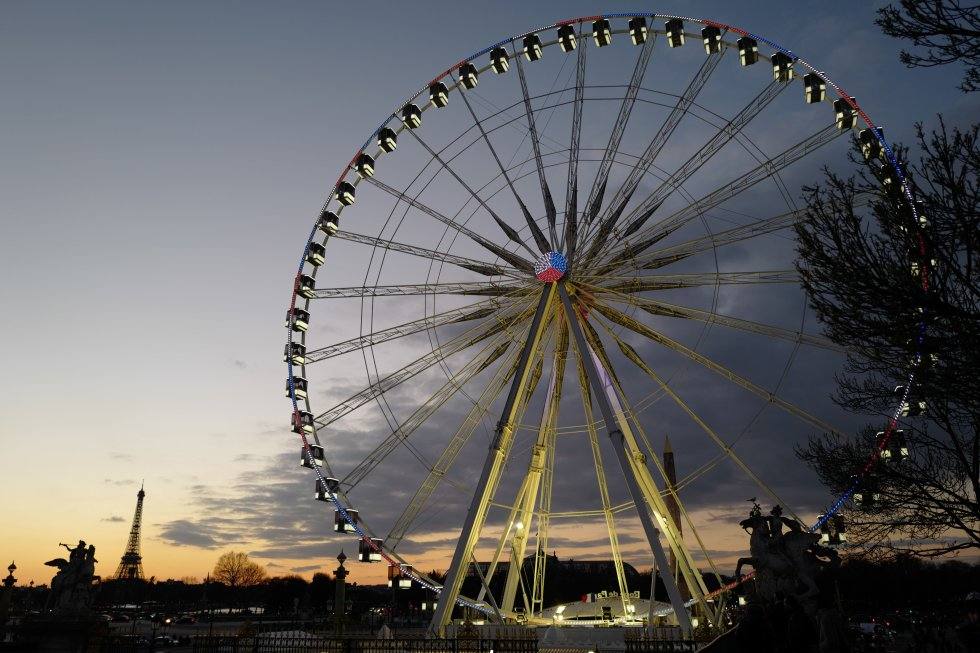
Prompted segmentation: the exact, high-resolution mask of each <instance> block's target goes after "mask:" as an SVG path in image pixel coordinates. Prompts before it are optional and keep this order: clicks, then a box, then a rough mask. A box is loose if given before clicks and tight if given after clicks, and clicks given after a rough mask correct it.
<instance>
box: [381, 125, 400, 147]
mask: <svg viewBox="0 0 980 653" xmlns="http://www.w3.org/2000/svg"><path fill="white" fill-rule="evenodd" d="M378 147H380V148H381V149H382V150H384V151H385V152H394V151H395V148H396V147H398V135H397V134H395V130H394V129H392V128H391V127H382V128H381V129H379V130H378Z"/></svg>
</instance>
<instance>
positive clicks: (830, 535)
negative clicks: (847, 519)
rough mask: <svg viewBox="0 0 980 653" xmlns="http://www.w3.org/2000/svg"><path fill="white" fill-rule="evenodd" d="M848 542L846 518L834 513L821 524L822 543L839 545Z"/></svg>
mask: <svg viewBox="0 0 980 653" xmlns="http://www.w3.org/2000/svg"><path fill="white" fill-rule="evenodd" d="M846 542H847V532H846V525H845V523H844V518H843V517H841V516H840V515H834V516H833V517H831V518H830V519H828V520H826V521H825V522H824V523H823V524H821V525H820V544H823V545H824V546H838V545H840V544H845V543H846Z"/></svg>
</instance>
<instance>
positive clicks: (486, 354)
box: [340, 335, 512, 491]
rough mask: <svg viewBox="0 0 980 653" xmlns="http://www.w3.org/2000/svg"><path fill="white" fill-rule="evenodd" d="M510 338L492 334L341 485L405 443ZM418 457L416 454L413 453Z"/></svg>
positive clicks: (349, 485)
mask: <svg viewBox="0 0 980 653" xmlns="http://www.w3.org/2000/svg"><path fill="white" fill-rule="evenodd" d="M511 342H512V341H511V340H510V339H509V338H507V337H506V336H501V335H498V336H496V337H495V338H493V339H492V340H491V341H490V343H489V344H487V346H486V347H484V348H483V350H482V351H480V352H479V353H478V354H477V355H475V356H474V357H473V358H471V359H470V360H469V361H467V363H466V364H465V365H464V366H463V367H462V368H460V370H459V371H458V372H456V373H455V374H454V375H453V376H452V377H450V378H449V379H448V380H447V381H446V382H445V383H444V384H443V385H442V386H441V387H440V388H439V389H438V390H436V392H434V393H433V394H432V396H430V397H429V398H428V399H426V400H425V401H424V402H422V403H421V405H419V407H418V408H417V409H416V410H415V412H413V413H412V415H411V416H409V417H408V419H406V420H405V421H404V422H402V423H401V424H399V425H398V427H397V428H395V429H393V430H392V432H391V433H390V434H389V435H388V437H386V438H385V439H384V440H382V441H381V442H380V443H379V444H378V445H377V446H376V447H375V448H374V449H372V450H371V452H370V453H368V455H367V456H365V457H364V458H363V459H362V460H361V462H359V463H358V464H357V465H355V466H354V468H353V469H352V470H351V471H350V472H348V474H347V475H346V476H345V477H344V478H342V479H341V481H340V482H341V485H343V486H345V487H347V488H348V491H350V490H351V489H353V488H354V487H356V486H357V484H358V483H360V482H361V481H363V480H364V478H365V477H366V476H367V475H368V474H370V473H371V471H372V470H374V468H375V467H377V466H378V465H380V464H381V463H382V462H383V461H384V460H385V458H387V457H388V456H389V455H390V454H391V453H392V452H393V451H395V450H396V449H397V448H398V446H399V445H402V444H407V443H408V439H409V438H410V437H411V436H412V434H414V433H415V431H416V430H417V429H418V428H419V427H420V426H422V425H423V424H424V423H425V421H426V420H428V419H429V418H430V417H431V416H432V415H433V414H435V412H436V411H437V410H439V409H440V408H441V407H442V406H443V405H445V404H446V402H447V401H449V400H450V399H452V398H453V397H454V396H455V395H456V393H457V392H458V391H459V390H461V389H462V388H463V386H465V385H466V384H467V383H469V382H470V381H471V380H472V379H473V378H474V377H475V376H476V375H477V374H479V373H480V372H482V371H483V370H485V369H487V368H488V367H490V366H491V365H493V364H494V363H495V362H497V361H498V360H499V359H500V358H501V357H502V356H503V355H504V354H505V353H507V350H508V349H509V348H510V346H511ZM416 457H418V456H416ZM419 462H422V464H423V465H424V466H425V467H426V468H427V469H429V470H431V469H432V465H431V464H429V463H427V462H426V461H424V460H422V459H421V458H420V459H419Z"/></svg>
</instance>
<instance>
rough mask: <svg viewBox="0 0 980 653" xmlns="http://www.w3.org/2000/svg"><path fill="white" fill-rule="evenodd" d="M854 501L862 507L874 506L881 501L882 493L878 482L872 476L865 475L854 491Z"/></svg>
mask: <svg viewBox="0 0 980 653" xmlns="http://www.w3.org/2000/svg"><path fill="white" fill-rule="evenodd" d="M854 502H855V503H856V504H858V505H859V506H861V507H862V508H873V507H874V506H876V505H878V503H879V502H881V493H880V492H878V488H877V483H876V482H875V480H874V479H873V478H871V477H865V478H864V479H862V480H861V482H860V483H859V485H858V487H857V489H856V490H855V491H854Z"/></svg>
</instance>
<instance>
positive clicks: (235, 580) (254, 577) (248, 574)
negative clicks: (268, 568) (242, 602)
mask: <svg viewBox="0 0 980 653" xmlns="http://www.w3.org/2000/svg"><path fill="white" fill-rule="evenodd" d="M265 577H266V573H265V569H263V568H262V566H261V565H259V564H258V563H255V562H252V561H251V560H249V559H248V556H247V555H246V554H244V553H242V552H240V551H228V552H227V553H222V554H221V557H220V558H218V562H216V563H215V565H214V571H212V572H211V578H212V579H214V580H216V581H218V582H219V583H224V584H225V585H228V586H229V587H233V588H239V587H251V586H252V585H258V584H259V583H261V582H262V581H263V580H265Z"/></svg>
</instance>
